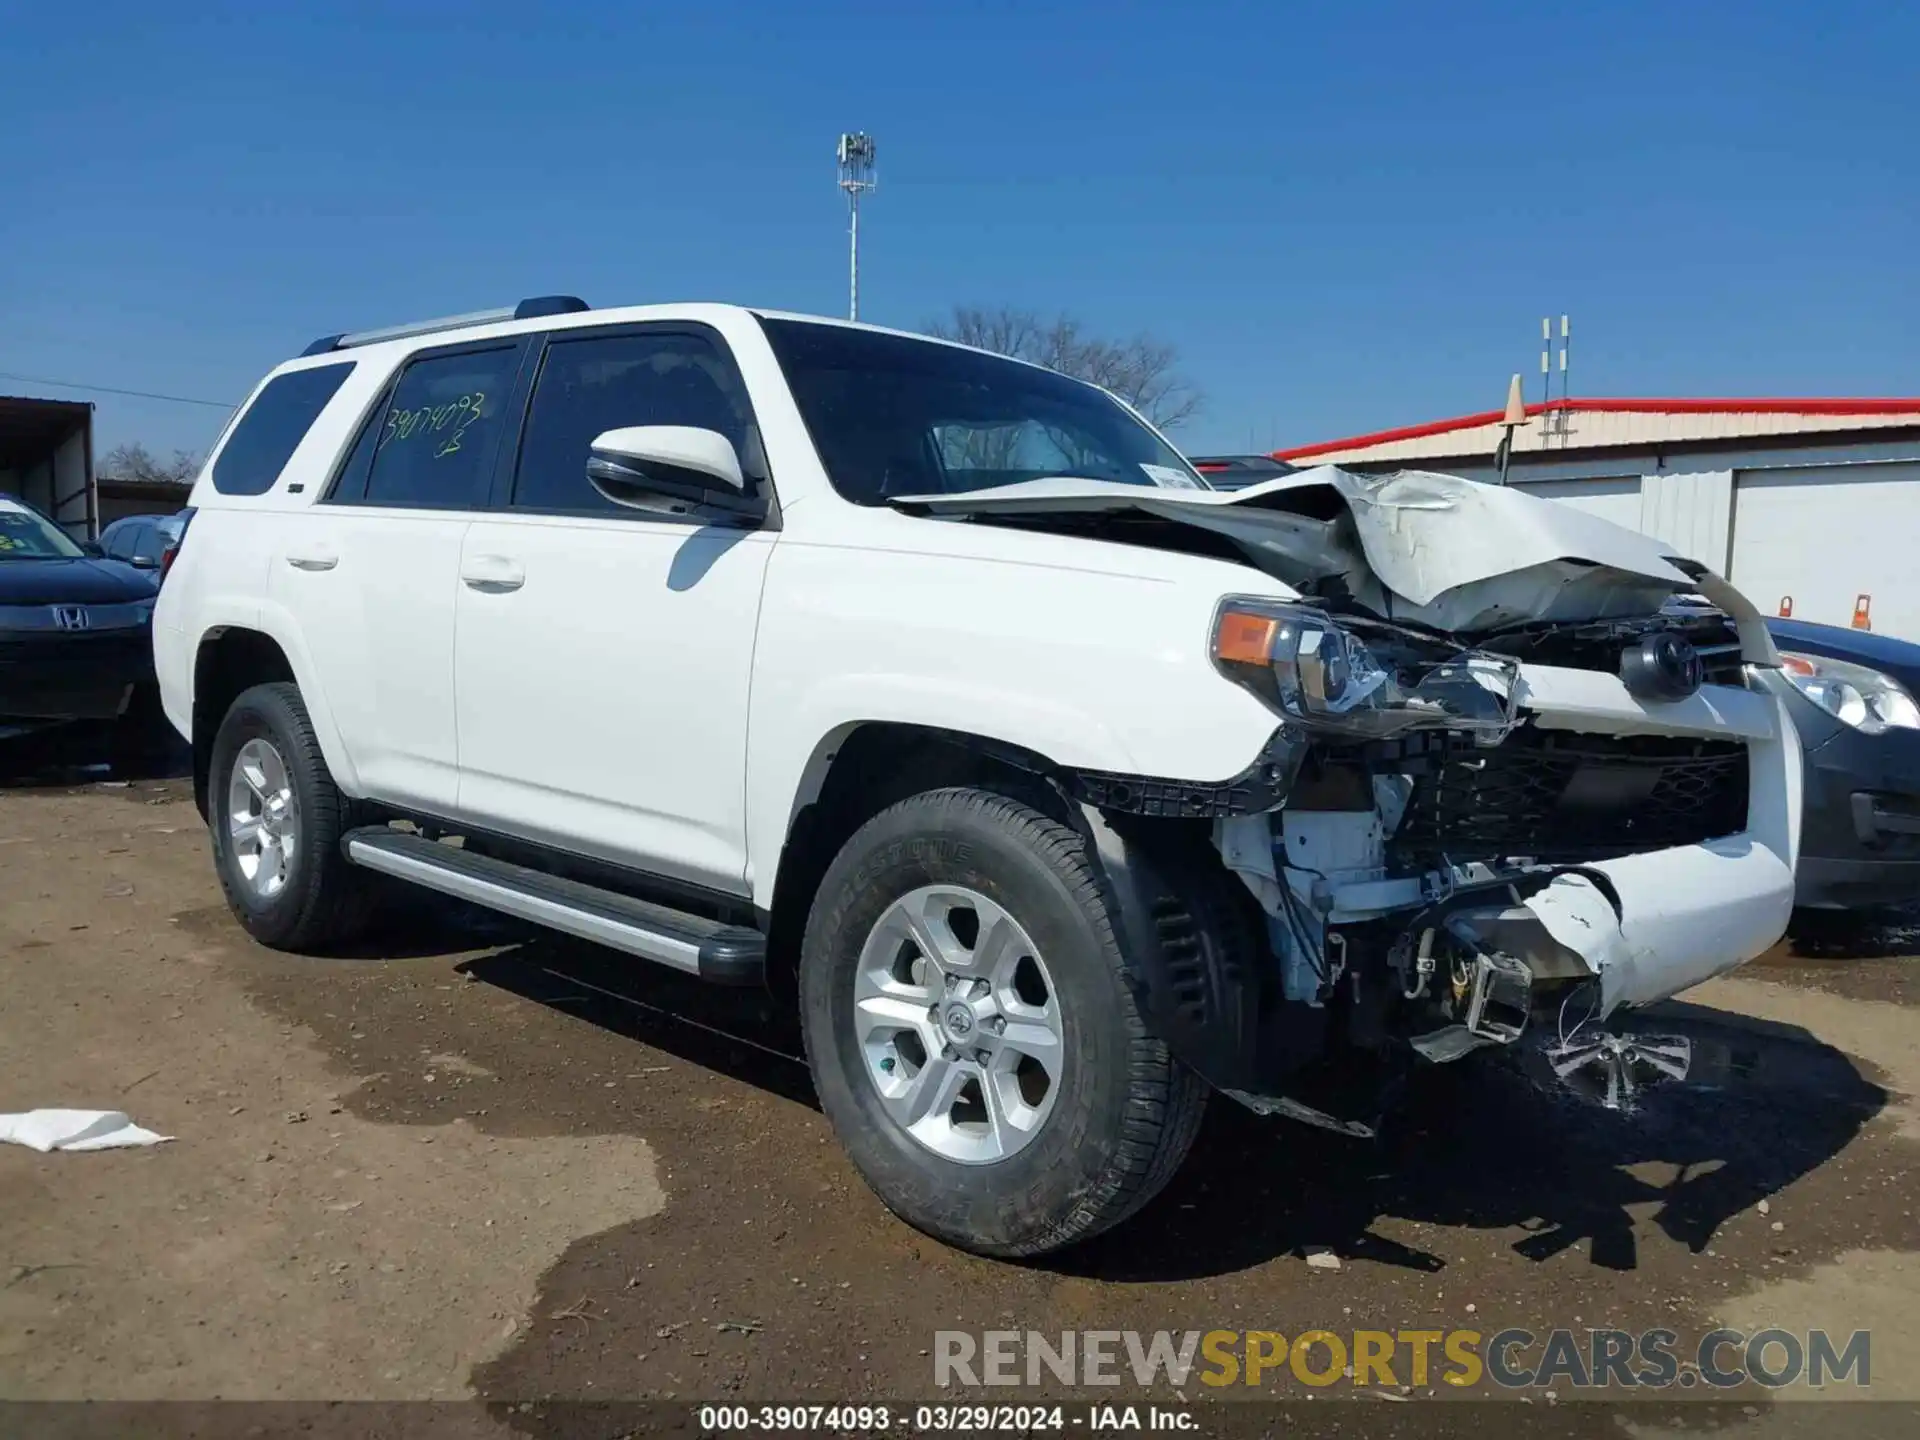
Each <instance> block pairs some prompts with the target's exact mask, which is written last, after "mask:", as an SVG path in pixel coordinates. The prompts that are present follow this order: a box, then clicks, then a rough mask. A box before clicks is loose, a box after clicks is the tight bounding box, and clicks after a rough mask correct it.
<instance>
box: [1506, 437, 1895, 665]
mask: <svg viewBox="0 0 1920 1440" xmlns="http://www.w3.org/2000/svg"><path fill="white" fill-rule="evenodd" d="M1752 458H1753V459H1755V460H1758V461H1761V462H1762V463H1761V464H1758V465H1756V466H1755V467H1754V468H1750V469H1748V468H1742V469H1730V470H1702V471H1673V470H1661V471H1657V472H1654V473H1651V474H1646V475H1640V476H1622V475H1597V476H1594V477H1592V478H1590V479H1589V478H1584V477H1582V478H1578V479H1576V478H1571V477H1568V478H1556V479H1552V480H1517V481H1516V482H1515V484H1516V485H1517V486H1518V488H1521V489H1524V490H1526V491H1528V492H1529V493H1531V494H1534V495H1541V496H1545V497H1546V498H1548V499H1552V500H1559V501H1561V502H1562V503H1564V504H1568V505H1573V506H1576V507H1578V508H1579V509H1581V510H1585V511H1587V512H1589V513H1590V514H1594V515H1598V516H1600V517H1601V518H1602V519H1604V520H1611V521H1613V523H1614V524H1616V525H1625V526H1627V527H1628V528H1629V529H1634V530H1639V531H1642V532H1644V533H1646V534H1648V535H1652V536H1655V537H1657V538H1659V539H1661V540H1665V541H1666V542H1667V543H1669V544H1670V545H1672V546H1673V547H1674V548H1675V549H1676V550H1678V551H1679V552H1680V553H1681V554H1683V555H1686V556H1688V557H1690V558H1691V559H1695V560H1699V561H1700V562H1701V563H1703V564H1706V565H1710V566H1712V567H1713V568H1714V569H1715V570H1718V571H1719V572H1720V573H1721V574H1722V575H1725V576H1726V577H1727V578H1728V579H1729V580H1731V581H1732V582H1733V583H1734V584H1735V585H1737V586H1739V587H1740V589H1741V590H1742V591H1744V592H1745V593H1746V594H1747V596H1748V597H1749V598H1750V599H1751V600H1752V601H1753V602H1754V604H1756V605H1758V606H1759V607H1760V610H1761V612H1762V613H1763V614H1768V615H1772V614H1775V613H1777V612H1778V610H1779V607H1780V603H1781V601H1782V600H1783V599H1786V598H1788V597H1791V598H1792V601H1793V617H1794V618H1795V619H1796V620H1814V621H1818V622H1820V623H1821V624H1825V625H1850V624H1852V623H1853V608H1854V601H1855V598H1856V597H1858V596H1860V595H1866V596H1868V597H1870V607H1869V612H1868V613H1869V617H1870V621H1871V628H1872V629H1873V630H1875V631H1877V632H1879V633H1881V634H1887V635H1897V636H1899V637H1901V638H1902V639H1908V640H1920V461H1915V460H1880V459H1877V458H1873V457H1862V459H1861V460H1860V461H1859V462H1857V463H1849V462H1848V461H1847V460H1846V459H1843V458H1839V457H1834V458H1832V459H1829V460H1828V463H1826V464H1821V465H1805V466H1778V465H1766V464H1765V463H1764V460H1765V458H1767V457H1763V456H1754V457H1752ZM1823 458H1824V457H1823Z"/></svg>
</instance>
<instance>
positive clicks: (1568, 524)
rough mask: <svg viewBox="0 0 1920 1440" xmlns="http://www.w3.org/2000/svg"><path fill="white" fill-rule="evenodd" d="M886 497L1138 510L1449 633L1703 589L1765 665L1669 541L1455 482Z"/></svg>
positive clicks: (926, 502) (998, 508)
mask: <svg viewBox="0 0 1920 1440" xmlns="http://www.w3.org/2000/svg"><path fill="white" fill-rule="evenodd" d="M893 503H894V504H895V505H897V506H899V507H900V508H902V509H905V510H909V511H917V512H920V513H925V514H931V515H982V516H987V515H1000V516H1006V517H1008V518H1009V519H1011V518H1015V517H1019V518H1022V519H1028V520H1030V521H1031V520H1040V519H1042V518H1043V517H1045V516H1047V515H1050V514H1058V515H1062V516H1066V515H1075V514H1088V513H1096V512H1112V513H1119V512H1125V511H1129V510H1131V511H1135V512H1138V513H1141V514H1144V515H1151V516H1155V517H1157V518H1159V519H1162V520H1168V521H1172V522H1175V523H1177V524H1183V525H1193V526H1196V527H1198V528H1200V529H1203V530H1209V531H1212V532H1213V533H1215V534H1218V535H1223V536H1225V537H1227V538H1228V539H1230V540H1231V541H1233V542H1234V544H1235V545H1236V546H1238V547H1239V548H1240V550H1241V551H1242V552H1243V553H1244V554H1245V555H1246V556H1247V558H1248V560H1249V561H1250V562H1252V563H1253V564H1254V565H1256V566H1258V567H1259V568H1260V569H1262V570H1264V571H1265V572H1266V573H1268V574H1270V575H1272V576H1273V577H1274V578H1276V579H1278V580H1281V581H1284V582H1285V583H1286V584H1288V585H1291V586H1293V587H1294V588H1295V589H1297V590H1301V591H1303V592H1304V591H1307V590H1310V589H1313V588H1316V587H1319V586H1322V585H1323V584H1324V583H1325V582H1327V581H1331V580H1340V581H1344V583H1345V585H1346V588H1347V590H1348V591H1349V593H1351V594H1352V595H1353V596H1354V598H1355V599H1357V600H1359V601H1360V602H1361V603H1362V604H1365V605H1367V606H1368V607H1369V608H1371V609H1373V610H1375V611H1376V612H1378V613H1380V614H1383V615H1390V616H1392V617H1394V618H1396V619H1403V620H1410V621H1416V622H1419V623H1422V624H1426V625H1431V626H1435V627H1437V628H1439V629H1443V630H1449V631H1471V630H1482V629H1489V628H1492V627H1494V626H1497V625H1502V624H1507V623H1510V622H1514V621H1521V620H1589V619H1603V618H1610V617H1613V616H1622V615H1635V614H1650V613H1653V612H1654V611H1657V610H1658V609H1659V608H1660V606H1661V605H1662V604H1663V603H1664V602H1665V601H1667V600H1668V599H1669V598H1671V597H1672V596H1673V595H1675V594H1677V593H1699V594H1703V595H1705V596H1706V597H1707V598H1708V599H1709V600H1711V601H1712V602H1713V603H1714V604H1716V605H1720V606H1721V607H1722V608H1723V609H1729V610H1730V613H1734V614H1735V618H1736V619H1738V620H1740V621H1741V626H1740V629H1741V635H1742V639H1743V640H1745V641H1746V642H1747V649H1748V654H1749V657H1750V658H1760V655H1762V654H1763V655H1765V656H1766V657H1767V658H1768V659H1771V657H1772V647H1771V645H1770V644H1769V643H1768V642H1767V641H1766V637H1765V627H1764V625H1762V624H1761V623H1760V620H1759V616H1758V614H1757V612H1755V611H1754V610H1753V607H1752V606H1751V605H1748V604H1747V603H1746V602H1745V601H1744V600H1741V599H1740V598H1739V597H1738V595H1737V593H1736V592H1734V591H1733V590H1732V589H1731V587H1729V586H1727V585H1726V583H1725V582H1724V581H1720V580H1718V579H1717V577H1714V576H1712V575H1711V574H1710V572H1707V571H1706V570H1705V568H1704V567H1702V566H1699V565H1697V564H1695V563H1693V562H1691V561H1688V560H1686V559H1684V558H1683V557H1681V556H1680V555H1678V554H1677V553H1676V552H1675V551H1674V550H1673V549H1672V548H1671V547H1670V546H1668V545H1666V544H1664V543H1663V542H1661V541H1658V540H1655V539H1653V538H1652V537H1650V536H1647V535H1642V534H1640V533H1639V532H1638V531H1634V530H1628V529H1626V528H1624V527H1622V526H1619V525H1615V524H1613V523H1612V522H1611V521H1607V520H1602V519H1600V518H1599V517H1598V516H1595V515H1589V514H1587V513H1586V512H1585V511H1583V510H1577V509H1575V508H1574V507H1573V506H1571V505H1563V504H1559V503H1557V502H1555V501H1552V500H1545V499H1541V498H1540V497H1538V496H1535V495H1529V494H1527V493H1525V492H1524V491H1521V490H1516V489H1512V488H1509V487H1505V486H1499V485H1484V484H1481V483H1479V482H1477V481H1473V480H1466V479H1462V478H1461V477H1459V476H1457V475H1442V474H1437V473H1435V472H1433V471H1426V470H1402V471H1397V472H1395V473H1393V474H1390V475H1380V476H1371V475H1355V474H1352V473H1350V472H1348V471H1345V470H1341V469H1339V468H1338V467H1336V466H1332V465H1322V466H1320V467H1318V468H1317V469H1313V470H1305V471H1301V472H1300V473H1298V474H1295V475H1285V476H1281V477H1279V478H1277V479H1274V480H1270V481H1267V482H1265V483H1263V484H1259V485H1252V486H1249V487H1248V488H1246V489H1244V490H1237V491H1217V490H1174V489H1160V488H1156V487H1151V486H1144V485H1122V484H1118V483H1115V482H1112V481H1104V480H1081V479H1073V478H1065V477H1062V478H1047V479H1040V480H1031V481H1027V482H1025V483H1023V484H1019V485H1008V486H1004V487H1001V488H999V489H993V490H975V491H969V492H967V493H964V494H959V495H919V496H908V497H901V498H899V499H896V500H895V501H894V502H893ZM1728 597H1731V598H1732V601H1733V606H1737V607H1738V608H1737V609H1734V608H1733V606H1730V605H1729V602H1728ZM1740 612H1744V613H1740ZM1750 632H1754V633H1750ZM1756 646H1757V647H1758V650H1759V653H1758V654H1756Z"/></svg>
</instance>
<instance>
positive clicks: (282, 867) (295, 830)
mask: <svg viewBox="0 0 1920 1440" xmlns="http://www.w3.org/2000/svg"><path fill="white" fill-rule="evenodd" d="M350 810H351V801H349V800H348V798H347V797H346V796H345V795H343V794H342V793H341V791H340V789H339V787H338V786H336V785H335V784H334V783H333V776H332V774H331V773H330V772H329V771H328V769H327V762H326V760H325V759H324V758H323V757H322V755H321V753H320V742H319V740H318V739H316V738H315V736H314V733H313V723H312V721H310V720H309V719H308V718H307V707H306V704H305V702H303V701H302V700H301V698H300V691H299V689H298V687H296V686H294V685H291V684H287V683H284V682H281V683H276V684H272V685H256V686H254V687H253V688H252V689H250V690H247V691H244V692H242V693H241V695H240V696H239V698H238V699H236V700H235V701H234V702H233V704H232V706H231V707H230V708H229V709H228V710H227V713H226V716H225V718H224V719H222V720H221V722H220V729H219V730H218V732H216V734H215V735H214V739H213V754H212V757H211V764H210V766H209V769H208V775H207V826H208V829H209V830H210V831H211V832H212V838H213V858H214V866H215V868H216V870H217V871H218V872H219V875H220V887H221V889H223V890H224V891H226V895H227V904H228V905H229V906H230V907H231V908H232V910H233V913H234V917H235V918H236V919H237V920H239V922H240V924H241V925H242V926H243V927H245V929H246V931H247V933H248V934H249V935H251V936H253V938H254V939H256V940H258V941H260V942H261V943H262V944H263V945H271V946H273V947H274V948H275V949H278V950H294V951H306V950H319V949H324V948H326V947H327V946H329V945H334V944H337V943H339V942H341V941H343V940H347V939H350V938H351V937H352V936H353V935H355V934H357V933H358V932H359V930H360V929H361V928H362V926H363V925H364V923H365V921H366V918H367V916H368V913H369V910H370V907H371V904H372V880H373V877H371V876H369V875H367V874H366V873H364V872H362V871H359V870H356V869H354V868H353V866H351V865H349V864H348V863H347V860H346V858H345V857H344V856H343V855H342V854H341V853H340V836H341V834H342V832H343V831H345V830H346V829H347V828H348V826H349V824H350V819H349V813H350Z"/></svg>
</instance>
